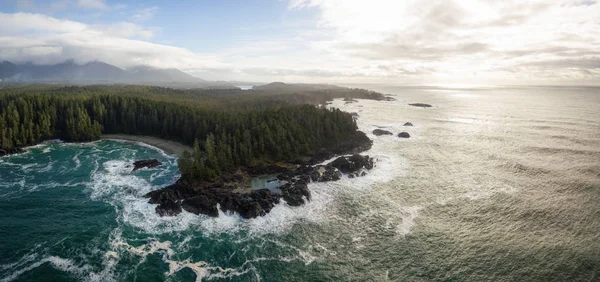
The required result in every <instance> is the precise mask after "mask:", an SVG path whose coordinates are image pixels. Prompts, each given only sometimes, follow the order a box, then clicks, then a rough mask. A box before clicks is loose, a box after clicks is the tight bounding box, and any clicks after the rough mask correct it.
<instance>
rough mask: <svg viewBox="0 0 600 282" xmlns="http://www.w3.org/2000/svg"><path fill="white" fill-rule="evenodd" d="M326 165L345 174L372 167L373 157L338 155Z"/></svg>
mask: <svg viewBox="0 0 600 282" xmlns="http://www.w3.org/2000/svg"><path fill="white" fill-rule="evenodd" d="M328 166H332V167H334V168H336V169H338V170H339V171H340V172H342V173H345V174H350V173H356V172H359V171H360V170H362V169H373V166H374V162H373V158H371V157H369V156H361V155H358V154H354V155H352V156H350V157H339V158H337V159H335V160H334V161H333V162H331V163H329V164H328Z"/></svg>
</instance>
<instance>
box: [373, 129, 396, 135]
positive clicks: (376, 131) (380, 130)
mask: <svg viewBox="0 0 600 282" xmlns="http://www.w3.org/2000/svg"><path fill="white" fill-rule="evenodd" d="M373 134H375V136H381V135H393V133H391V132H389V131H387V130H383V129H375V130H373Z"/></svg>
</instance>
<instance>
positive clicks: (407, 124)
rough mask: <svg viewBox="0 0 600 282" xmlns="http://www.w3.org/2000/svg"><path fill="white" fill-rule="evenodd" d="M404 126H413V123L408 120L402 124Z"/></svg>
mask: <svg viewBox="0 0 600 282" xmlns="http://www.w3.org/2000/svg"><path fill="white" fill-rule="evenodd" d="M404 126H413V124H412V123H410V122H407V123H405V124H404Z"/></svg>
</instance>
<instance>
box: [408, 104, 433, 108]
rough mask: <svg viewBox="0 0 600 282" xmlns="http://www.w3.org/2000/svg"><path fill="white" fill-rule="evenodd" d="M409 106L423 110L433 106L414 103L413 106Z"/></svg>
mask: <svg viewBox="0 0 600 282" xmlns="http://www.w3.org/2000/svg"><path fill="white" fill-rule="evenodd" d="M408 105H409V106H413V107H421V108H431V107H432V106H431V105H429V104H425V103H412V104H408Z"/></svg>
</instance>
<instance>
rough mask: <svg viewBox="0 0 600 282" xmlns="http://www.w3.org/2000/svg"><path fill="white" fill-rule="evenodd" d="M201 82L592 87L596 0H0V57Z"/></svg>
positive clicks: (596, 73) (597, 39)
mask: <svg viewBox="0 0 600 282" xmlns="http://www.w3.org/2000/svg"><path fill="white" fill-rule="evenodd" d="M67 59H75V60H76V61H77V62H80V63H84V62H87V61H91V60H100V61H104V62H107V63H111V64H114V65H117V66H119V67H122V68H127V67H132V66H135V65H140V64H144V65H152V66H156V67H174V68H179V69H181V70H184V71H186V72H188V73H190V74H192V75H195V76H198V77H202V78H204V79H210V80H246V81H262V82H267V81H275V80H277V81H288V82H329V83H384V84H481V85H485V84H596V85H597V84H600V3H597V1H596V0H543V1H511V0H488V1H477V0H456V1H452V0H407V1H402V0H257V1H246V0H240V1H232V0H222V1H192V0H189V1H168V2H167V1H159V0H146V1H128V0H45V1H44V0H0V60H8V61H12V62H29V61H31V62H34V63H37V64H48V63H56V62H61V61H65V60H67Z"/></svg>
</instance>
